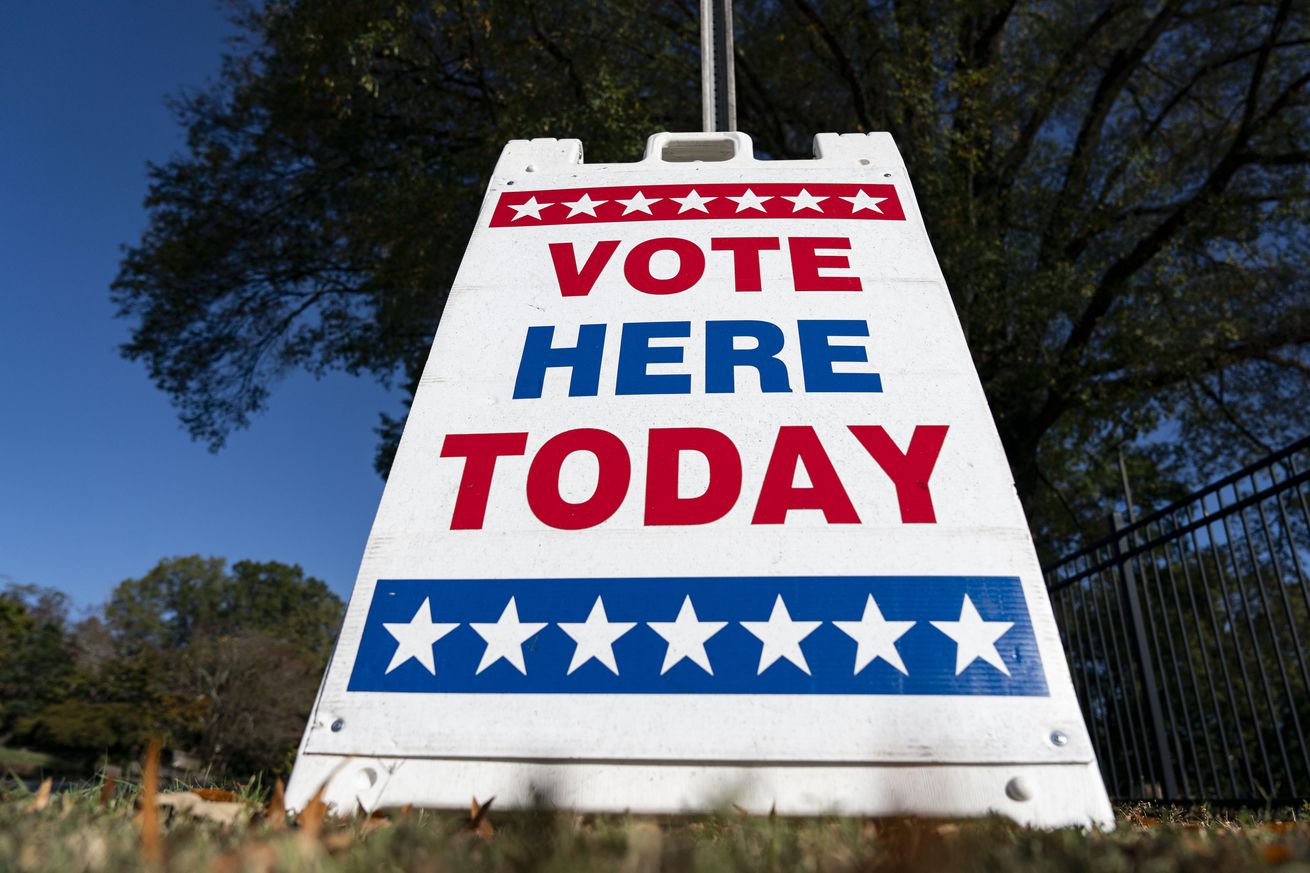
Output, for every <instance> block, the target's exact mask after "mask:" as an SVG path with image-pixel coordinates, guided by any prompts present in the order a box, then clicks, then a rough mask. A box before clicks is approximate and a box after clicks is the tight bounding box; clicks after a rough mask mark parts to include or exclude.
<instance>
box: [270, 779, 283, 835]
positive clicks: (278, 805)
mask: <svg viewBox="0 0 1310 873" xmlns="http://www.w3.org/2000/svg"><path fill="white" fill-rule="evenodd" d="M265 815H266V816H267V820H268V826H269V827H271V828H273V830H277V831H280V830H282V829H283V828H284V827H286V826H287V798H286V786H285V785H283V784H282V780H281V779H279V780H277V781H276V782H274V783H273V796H272V797H270V798H269V799H268V811H267V813H266V814H265Z"/></svg>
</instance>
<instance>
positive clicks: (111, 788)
mask: <svg viewBox="0 0 1310 873" xmlns="http://www.w3.org/2000/svg"><path fill="white" fill-rule="evenodd" d="M117 789H118V777H116V776H115V775H114V771H112V770H106V771H105V779H104V781H103V782H101V783H100V800H99V803H100V808H101V809H104V808H105V807H107V806H109V804H110V802H111V801H112V800H113V799H114V792H115V791H116V790H117Z"/></svg>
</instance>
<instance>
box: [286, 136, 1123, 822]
mask: <svg viewBox="0 0 1310 873" xmlns="http://www.w3.org/2000/svg"><path fill="white" fill-rule="evenodd" d="M688 153H695V154H699V155H703V156H717V157H720V158H721V159H720V160H705V161H690V162H689V161H685V160H665V156H666V155H671V156H672V155H685V154H688ZM345 725H349V728H348V729H345V727H344V726H345ZM365 771H367V772H366V773H365ZM361 774H362V775H361ZM365 777H367V778H365ZM324 783H326V786H325V788H324V796H325V798H326V799H327V800H328V801H329V802H330V803H332V804H334V805H335V806H337V807H338V808H341V809H350V808H355V807H362V808H364V809H373V808H376V807H378V806H380V805H397V804H399V805H403V804H406V803H413V804H417V805H428V806H451V807H453V806H460V805H462V804H464V803H466V802H467V797H468V796H469V795H470V794H473V795H475V796H479V797H481V796H491V795H495V796H496V797H497V804H498V805H500V804H503V805H505V806H515V805H526V804H531V803H533V802H534V800H535V798H537V797H539V796H541V795H542V793H543V792H544V793H545V794H546V795H548V796H549V797H550V798H551V800H552V801H553V802H555V803H557V804H560V805H563V806H568V807H571V808H576V809H597V810H632V811H639V812H656V813H660V812H671V813H678V812H690V811H695V810H700V809H705V808H708V807H710V806H713V805H716V804H718V803H721V802H722V801H723V800H724V799H725V798H729V799H731V800H732V801H734V802H736V803H738V804H740V805H741V806H742V807H744V808H746V809H750V810H758V811H761V812H763V811H767V810H769V809H772V808H776V809H777V810H778V811H779V812H781V813H785V814H815V813H827V812H845V813H858V814H875V815H876V814H893V813H920V814H927V815H948V816H960V815H978V814H986V813H1000V814H1003V815H1007V816H1010V817H1012V818H1014V819H1016V820H1018V821H1022V822H1026V823H1030V824H1036V825H1062V824H1069V823H1082V824H1086V823H1103V822H1107V821H1109V820H1110V810H1109V805H1108V802H1107V800H1106V796H1105V790H1104V787H1103V786H1102V783H1101V780H1100V776H1099V774H1098V771H1097V769H1096V762H1095V759H1094V756H1093V754H1092V750H1091V746H1090V743H1089V740H1088V736H1087V731H1086V728H1085V726H1084V724H1083V721H1082V718H1081V715H1080V713H1079V711H1078V708H1077V703H1076V700H1075V698H1074V694H1073V688H1072V685H1071V683H1070V680H1069V674H1068V669H1067V666H1066V664H1065V662H1064V658H1063V654H1062V651H1061V648H1060V645H1059V639H1058V634H1057V631H1056V628H1055V625H1054V622H1053V619H1052V616H1051V611H1050V605H1049V603H1048V601H1047V599H1046V594H1045V589H1044V587H1043V583H1042V578H1041V575H1040V571H1039V569H1038V564H1037V559H1036V555H1035V552H1034V550H1033V546H1032V540H1031V537H1030V535H1029V532H1028V529H1027V526H1026V523H1025V520H1024V517H1023V513H1022V510H1021V509H1020V507H1019V503H1018V500H1017V498H1016V496H1015V493H1014V487H1013V482H1012V480H1011V478H1010V474H1009V470H1008V466H1007V464H1006V460H1005V457H1004V454H1003V452H1002V450H1001V447H1000V443H999V440H998V438H997V435H996V429H995V426H994V424H993V422H992V419H991V415H990V412H989V410H988V407H987V403H986V399H985V397H984V396H983V394H982V389H981V386H980V384H979V381H978V377H977V374H976V372H975V371H974V369H973V365H972V362H971V359H970V356H969V351H968V347H967V345H966V344H965V341H964V337H963V334H962V332H961V330H960V325H959V321H958V319H957V317H956V315H955V311H954V309H953V306H952V304H951V299H950V295H949V292H948V291H947V289H946V286H945V283H944V281H943V280H942V276H941V272H940V270H939V268H938V265H937V261H936V258H935V257H934V255H933V252H932V248H931V245H930V244H929V242H928V238H927V235H926V233H925V231H924V226H923V219H922V216H921V215H920V213H919V210H918V206H917V203H916V202H915V199H914V192H913V190H912V188H911V187H910V184H909V180H908V179H907V177H906V174H905V169H904V165H903V163H902V161H901V159H900V155H899V154H898V153H897V151H896V148H895V146H894V144H893V143H892V142H891V138H890V137H889V136H887V135H886V134H869V135H842V136H838V135H835V134H821V135H819V136H818V137H816V140H815V158H814V159H813V160H802V161H757V160H755V158H754V156H753V154H752V152H751V147H750V139H749V137H747V136H745V135H744V134H739V133H726V134H658V135H656V136H654V137H652V138H651V140H650V142H649V143H648V145H647V151H646V157H645V158H644V159H643V160H641V161H637V162H634V163H630V164H597V165H590V164H584V163H582V160H581V146H580V144H579V143H577V142H576V141H572V140H532V141H526V142H525V141H515V142H511V143H509V144H508V145H507V146H506V147H505V149H504V151H503V152H502V155H501V159H500V161H499V163H498V164H497V167H496V170H495V172H494V173H493V176H492V180H491V184H490V188H489V190H488V192H487V197H486V199H485V201H484V205H483V210H482V214H481V216H480V217H479V220H478V223H477V226H476V228H475V230H474V231H473V234H472V238H471V239H470V242H469V247H468V250H467V252H466V253H465V257H464V261H463V264H462V266H461V269H460V272H459V275H458V277H457V278H456V281H455V283H454V286H453V288H452V290H451V294H450V297H449V301H448V303H447V305H446V309H445V312H444V314H443V317H442V322H441V326H440V328H439V330H438V332H437V336H436V339H435V340H434V343H433V347H432V352H431V355H430V357H429V360H428V362H427V365H426V368H425V370H424V373H423V376H422V378H421V380H420V382H419V386H418V390H417V392H416V394H415V398H414V403H413V406H412V410H411V413H410V416H409V420H408V422H407V424H406V428H405V432H404V435H403V437H402V439H401V442H400V445H399V448H398V450H397V454H396V459H395V463H394V465H393V467H392V472H391V476H390V478H389V480H388V482H387V486H386V490H385V492H384V494H383V497H382V501H381V504H380V506H379V508H378V513H377V517H376V520H375V522H374V526H373V530H372V533H371V535H370V537H369V542H368V546H367V548H366V549H365V553H364V556H363V560H362V562H361V565H360V572H359V577H358V580H357V582H356V585H355V589H354V592H353V594H352V596H351V600H350V605H349V607H348V610H347V616H346V619H345V623H344V625H343V627H342V631H341V636H340V641H339V643H338V646H337V650H336V652H335V654H334V656H333V658H332V662H331V664H330V665H329V667H328V671H327V675H326V676H325V677H324V682H323V686H322V689H321V691H320V694H319V699H318V702H317V703H316V706H315V713H314V715H313V716H312V717H311V719H310V721H309V726H308V727H307V729H306V732H305V737H304V740H303V742H302V745H301V748H300V754H299V756H298V758H297V763H296V769H295V771H294V773H293V778H292V781H291V785H290V787H289V788H288V792H287V802H288V804H289V805H290V806H291V807H292V808H295V807H297V806H298V805H301V804H303V803H305V802H307V801H308V799H309V798H310V797H312V796H313V795H314V793H315V792H316V791H317V790H318V789H319V788H320V786H323V785H324Z"/></svg>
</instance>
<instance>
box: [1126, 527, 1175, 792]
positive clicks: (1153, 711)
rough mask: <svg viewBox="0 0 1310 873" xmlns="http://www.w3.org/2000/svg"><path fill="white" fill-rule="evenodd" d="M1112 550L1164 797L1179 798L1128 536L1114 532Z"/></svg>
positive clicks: (1167, 730)
mask: <svg viewBox="0 0 1310 873" xmlns="http://www.w3.org/2000/svg"><path fill="white" fill-rule="evenodd" d="M1125 527H1127V525H1125V524H1124V520H1123V516H1122V515H1120V514H1119V513H1117V512H1116V513H1114V514H1113V515H1112V516H1111V517H1110V529H1111V531H1112V532H1113V533H1115V534H1116V535H1118V534H1119V533H1120V532H1121V531H1122V530H1123V529H1124V528H1125ZM1110 542H1111V546H1110V547H1111V550H1112V552H1113V554H1114V557H1115V561H1116V563H1117V564H1118V570H1119V580H1120V582H1121V583H1122V584H1123V590H1124V594H1125V598H1124V599H1125V600H1126V601H1127V604H1128V615H1129V620H1130V623H1129V634H1130V636H1131V639H1132V644H1133V647H1134V648H1135V649H1136V654H1137V666H1138V669H1139V670H1140V671H1141V676H1142V685H1143V692H1144V693H1145V697H1146V708H1147V712H1148V713H1149V715H1150V721H1151V733H1152V734H1153V739H1154V740H1155V753H1156V755H1157V756H1158V758H1157V761H1158V764H1159V770H1158V771H1157V772H1158V773H1159V774H1160V775H1161V776H1162V777H1163V779H1162V780H1161V781H1162V782H1163V785H1162V786H1161V787H1162V788H1163V789H1164V797H1163V798H1161V799H1163V800H1169V801H1175V800H1180V799H1182V795H1181V794H1179V792H1178V781H1177V778H1176V777H1175V775H1174V762H1173V755H1171V754H1170V753H1169V739H1168V736H1169V729H1168V726H1167V725H1166V723H1165V720H1164V711H1163V709H1162V707H1161V706H1160V688H1159V686H1158V685H1157V684H1156V681H1155V661H1154V659H1153V658H1152V657H1151V647H1150V644H1149V642H1148V641H1147V630H1146V621H1145V619H1144V617H1143V612H1142V603H1141V596H1140V594H1139V593H1138V590H1137V575H1136V573H1134V572H1133V558H1131V557H1128V556H1126V555H1124V554H1123V553H1124V551H1126V550H1127V549H1128V548H1129V545H1128V541H1127V537H1122V538H1121V537H1119V536H1116V537H1115V538H1114V539H1112V540H1111V541H1110Z"/></svg>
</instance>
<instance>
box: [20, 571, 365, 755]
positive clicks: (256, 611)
mask: <svg viewBox="0 0 1310 873" xmlns="http://www.w3.org/2000/svg"><path fill="white" fill-rule="evenodd" d="M341 612H342V603H341V601H340V599H339V598H337V596H336V595H335V594H333V593H332V592H331V590H330V589H328V587H327V586H326V585H324V584H323V583H322V582H321V581H319V580H318V579H314V578H311V577H306V576H305V574H304V571H303V570H302V569H301V568H300V567H298V566H293V565H287V564H281V563H278V562H275V561H269V562H254V561H238V562H237V563H235V564H233V565H232V567H231V569H230V570H229V569H228V568H227V562H226V561H225V560H224V559H222V558H202V557H200V556H198V555H192V556H189V557H179V558H168V559H165V560H162V561H160V562H159V564H158V565H156V566H155V567H154V568H153V569H151V570H150V572H148V573H146V574H145V575H144V576H142V577H141V578H139V579H127V580H125V581H123V582H122V583H120V584H119V585H118V586H117V587H116V588H115V589H114V591H113V592H112V593H111V595H110V597H109V600H108V602H107V603H106V604H105V606H104V610H103V613H104V617H103V622H101V620H100V619H98V618H95V617H92V618H89V619H87V620H86V621H85V622H83V623H82V624H81V625H79V626H78V628H76V629H75V631H74V633H73V636H76V637H81V636H86V637H87V638H88V640H89V642H90V645H88V647H87V650H86V651H85V652H84V653H83V655H84V657H83V659H82V663H81V665H80V669H79V670H78V671H77V672H76V673H75V674H74V675H72V676H70V677H69V679H68V681H67V682H66V683H65V684H66V688H65V691H64V693H63V694H61V695H59V696H58V697H57V698H56V699H54V700H52V701H50V702H48V704H47V705H46V706H44V707H42V708H41V709H40V710H39V711H38V712H36V713H35V714H33V715H31V716H30V717H28V718H26V719H24V720H23V721H22V722H20V724H19V729H20V733H21V734H22V735H23V736H24V737H25V738H26V739H28V740H29V741H30V742H32V743H34V744H36V745H39V746H41V747H43V748H47V749H50V750H53V751H58V752H61V753H63V754H65V755H67V756H70V757H75V756H78V755H82V756H95V755H100V754H103V753H106V752H108V753H110V754H130V753H133V752H135V751H138V750H139V747H140V746H141V745H142V744H143V743H144V742H145V741H146V740H147V739H148V738H149V737H151V736H155V735H162V736H165V737H166V738H167V739H168V741H169V743H170V745H172V746H173V747H175V748H181V749H186V750H188V751H192V752H196V753H198V754H199V755H200V756H201V757H202V759H203V760H205V761H206V762H207V763H208V764H209V765H211V766H213V767H216V768H218V769H228V770H231V771H234V772H239V773H246V772H252V771H254V770H259V769H276V768H279V767H283V766H285V765H286V763H287V761H288V756H289V754H290V752H291V750H293V749H294V748H295V743H296V740H297V739H298V738H299V736H300V733H301V732H302V731H303V730H304V726H305V721H306V719H307V717H308V715H309V711H310V708H311V706H312V705H313V701H314V693H315V691H316V690H317V688H318V682H319V678H320V677H321V676H322V674H323V669H324V667H325V666H326V664H327V659H328V656H329V655H330V654H331V651H332V646H333V643H334V638H335V635H336V631H337V628H338V626H339V624H340V620H341ZM106 636H107V638H108V646H107V649H108V651H102V649H103V648H105V647H104V646H102V645H101V644H100V643H99V642H98V641H99V640H100V639H102V638H103V637H106Z"/></svg>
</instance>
